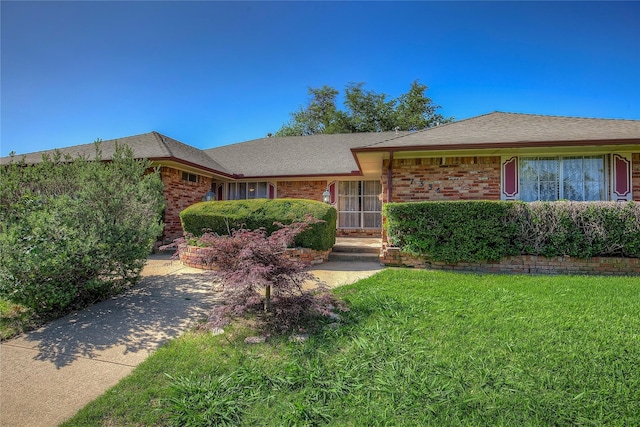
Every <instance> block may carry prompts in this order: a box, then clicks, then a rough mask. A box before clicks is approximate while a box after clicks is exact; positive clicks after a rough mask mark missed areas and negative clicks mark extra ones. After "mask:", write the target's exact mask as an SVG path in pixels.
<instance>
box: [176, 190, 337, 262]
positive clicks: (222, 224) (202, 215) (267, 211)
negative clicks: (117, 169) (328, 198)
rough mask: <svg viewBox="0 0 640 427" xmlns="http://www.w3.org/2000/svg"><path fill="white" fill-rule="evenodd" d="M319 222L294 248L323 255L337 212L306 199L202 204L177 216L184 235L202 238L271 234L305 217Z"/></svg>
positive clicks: (329, 244) (330, 240)
mask: <svg viewBox="0 0 640 427" xmlns="http://www.w3.org/2000/svg"><path fill="white" fill-rule="evenodd" d="M307 215H311V216H312V217H313V218H316V219H319V220H322V221H323V222H319V223H316V224H312V225H311V226H310V227H309V229H308V230H306V231H304V232H303V233H300V234H299V235H298V236H297V237H296V240H295V245H296V246H299V247H303V248H310V249H314V250H319V251H326V250H328V249H329V248H331V247H333V245H334V244H335V242H336V220H337V217H338V212H337V211H336V210H335V208H333V207H332V206H330V205H327V204H326V203H322V202H316V201H313V200H305V199H275V200H270V199H254V200H229V201H214V202H201V203H196V204H195V205H192V206H189V207H188V208H187V209H185V210H183V211H182V212H180V220H181V222H182V228H183V230H184V231H185V233H190V234H193V235H194V236H201V235H202V234H203V233H204V232H205V231H208V230H210V231H212V232H214V233H218V234H229V232H230V231H231V230H233V229H237V228H240V227H245V228H247V229H249V230H255V229H258V228H265V229H266V230H267V233H269V234H270V233H272V232H274V231H275V230H277V229H278V228H279V227H278V226H277V225H275V224H274V223H275V222H280V223H282V224H291V223H292V222H295V221H302V220H304V218H305V216H307Z"/></svg>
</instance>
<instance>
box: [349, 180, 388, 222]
mask: <svg viewBox="0 0 640 427" xmlns="http://www.w3.org/2000/svg"><path fill="white" fill-rule="evenodd" d="M381 193H382V184H381V183H380V181H339V182H338V228H360V229H362V228H374V229H375V228H377V229H380V228H382V201H381V200H380V194H381Z"/></svg>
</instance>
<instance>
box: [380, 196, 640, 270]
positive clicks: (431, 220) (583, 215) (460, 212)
mask: <svg viewBox="0 0 640 427" xmlns="http://www.w3.org/2000/svg"><path fill="white" fill-rule="evenodd" d="M384 214H385V217H386V225H385V226H386V228H387V235H388V238H389V241H390V243H392V244H394V245H396V246H398V247H400V248H402V249H403V250H404V251H406V252H408V253H412V254H414V255H420V256H427V257H429V258H431V259H433V260H436V261H445V262H451V263H453V262H460V261H465V262H477V261H497V260H499V259H501V258H502V257H504V256H508V255H518V254H521V255H543V256H563V255H567V256H572V257H577V258H590V257H593V256H623V257H640V205H639V204H638V203H635V202H629V203H616V202H534V203H522V202H502V201H458V202H421V203H390V204H387V205H385V208H384Z"/></svg>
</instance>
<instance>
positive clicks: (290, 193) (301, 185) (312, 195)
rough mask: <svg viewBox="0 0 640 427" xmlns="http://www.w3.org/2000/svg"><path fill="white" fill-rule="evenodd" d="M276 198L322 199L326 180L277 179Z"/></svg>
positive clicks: (319, 200)
mask: <svg viewBox="0 0 640 427" xmlns="http://www.w3.org/2000/svg"><path fill="white" fill-rule="evenodd" d="M277 185H278V199H285V198H290V199H308V200H316V201H318V202H321V201H322V193H324V190H326V189H327V181H326V180H325V181H278V184H277Z"/></svg>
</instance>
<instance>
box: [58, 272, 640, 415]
mask: <svg viewBox="0 0 640 427" xmlns="http://www.w3.org/2000/svg"><path fill="white" fill-rule="evenodd" d="M336 293H337V294H338V296H340V297H341V298H343V299H344V300H345V301H346V302H347V303H348V305H349V307H350V308H351V310H350V311H349V312H347V313H344V314H343V319H342V321H341V323H340V325H339V327H337V328H335V327H333V326H331V325H329V322H327V324H326V325H325V326H324V327H323V328H322V329H319V332H317V333H314V334H312V335H311V338H310V340H309V341H307V342H305V343H302V344H300V343H290V342H288V340H287V339H286V337H284V338H273V339H272V340H271V341H269V342H268V343H267V344H258V345H251V346H250V345H245V344H244V343H243V339H244V338H245V337H246V336H247V335H249V334H251V331H250V330H249V329H247V328H246V327H245V328H240V327H236V328H235V329H233V330H232V331H230V332H228V333H226V334H224V335H221V336H212V335H211V334H208V333H204V332H200V331H194V332H190V333H187V334H185V335H183V336H182V337H180V338H178V339H176V340H173V341H171V342H170V343H168V344H167V345H165V346H164V347H162V348H160V349H159V350H158V351H157V352H156V353H155V354H154V355H152V356H151V357H150V358H149V359H147V360H146V361H145V362H144V363H143V364H141V365H140V366H139V367H138V368H137V369H136V370H135V371H134V372H133V374H132V375H130V376H129V377H127V378H125V379H124V380H123V381H121V382H120V383H119V384H118V385H117V386H116V387H114V388H112V389H111V390H109V391H108V392H106V393H105V394H104V395H103V396H101V397H100V398H98V399H97V400H96V401H94V402H92V403H91V404H89V405H88V406H87V407H85V408H84V409H83V410H82V411H80V412H79V413H78V414H77V415H76V417H75V418H73V419H72V420H70V421H69V422H67V423H66V424H64V425H66V426H86V425H102V426H112V425H189V423H191V425H199V426H202V425H218V424H225V423H226V424H233V425H246V426H254V425H266V426H280V425H324V424H328V425H336V426H373V425H389V426H396V425H402V426H424V425H434V426H443V425H447V426H450V425H465V426H466V425H472V426H476V425H477V426H486V425H492V426H496V425H497V426H500V425H504V426H512V425H524V426H528V425H589V426H591V425H619V426H627V425H629V426H630V425H640V374H639V369H640V368H639V367H640V280H639V279H637V278H603V277H575V276H555V277H554V276H546V277H543V276H496V275H480V276H478V275H470V274H457V273H447V272H433V271H416V270H393V269H387V270H385V271H383V272H381V273H379V274H377V275H376V276H374V277H371V278H369V279H366V280H362V281H360V282H358V283H356V284H354V285H351V286H345V287H342V288H339V289H337V290H336Z"/></svg>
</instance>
